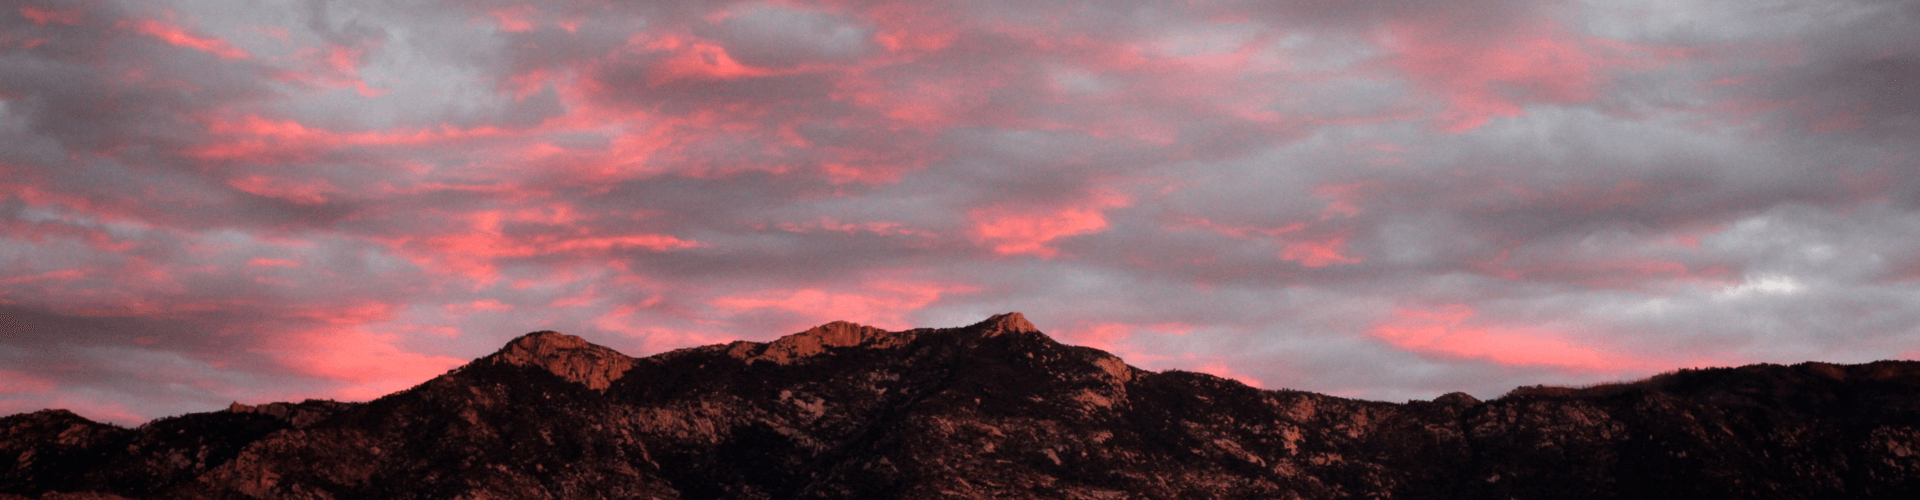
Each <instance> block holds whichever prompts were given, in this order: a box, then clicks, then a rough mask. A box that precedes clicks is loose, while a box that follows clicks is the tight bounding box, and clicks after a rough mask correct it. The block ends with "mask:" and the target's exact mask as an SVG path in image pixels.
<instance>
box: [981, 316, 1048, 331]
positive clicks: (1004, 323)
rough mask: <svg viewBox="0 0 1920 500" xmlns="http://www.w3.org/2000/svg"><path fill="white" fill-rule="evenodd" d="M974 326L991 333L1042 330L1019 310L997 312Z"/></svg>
mask: <svg viewBox="0 0 1920 500" xmlns="http://www.w3.org/2000/svg"><path fill="white" fill-rule="evenodd" d="M973 327H976V328H982V329H985V330H986V331H987V332H988V333H989V334H993V335H998V334H1002V333H1037V332H1039V331H1040V329H1039V328H1035V327H1034V326H1033V323H1031V322H1028V321H1027V317H1026V315H1023V314H1020V313H1017V312H1010V313H1006V314H995V315H993V316H992V317H989V318H987V320H986V321H982V322H979V323H975V324H974V325H973Z"/></svg>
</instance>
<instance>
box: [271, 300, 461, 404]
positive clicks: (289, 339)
mask: <svg viewBox="0 0 1920 500" xmlns="http://www.w3.org/2000/svg"><path fill="white" fill-rule="evenodd" d="M336 319H337V320H340V321H342V323H341V324H340V326H336V327H328V328H316V329H311V330H306V331H300V332H289V334H288V335H284V336H282V337H280V338H278V339H276V341H277V342H278V343H280V344H281V346H279V347H277V348H275V352H274V354H276V355H278V357H279V358H280V359H281V361H282V362H283V363H286V364H287V366H289V367H290V368H292V369H293V370H294V371H296V372H298V373H300V374H302V375H307V376H312V377H319V378H323V379H327V380H331V381H334V382H336V383H338V384H340V386H339V387H337V388H336V389H335V390H334V393H333V395H332V396H333V397H336V398H341V399H347V400H367V399H372V398H376V397H380V396H383V395H386V394H388V393H392V392H394V391H399V390H402V389H406V388H408V387H412V386H414V385H416V384H419V383H421V382H425V381H427V379H431V378H433V377H435V376H437V375H440V374H442V373H445V372H446V371H447V370H449V369H452V368H454V367H456V366H460V365H462V364H465V360H461V359H456V358H451V357H447V356H432V355H425V354H419V353H414V352H409V351H406V350H403V349H401V348H399V347H398V346H395V345H394V342H395V341H397V340H399V339H400V336H399V335H396V334H390V333H376V332H377V329H372V328H369V325H362V324H361V321H362V318H355V317H352V315H351V314H349V316H348V317H343V318H336Z"/></svg>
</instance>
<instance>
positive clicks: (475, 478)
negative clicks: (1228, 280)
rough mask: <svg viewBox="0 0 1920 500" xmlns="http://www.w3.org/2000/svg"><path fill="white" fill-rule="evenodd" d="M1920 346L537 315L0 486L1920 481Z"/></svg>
mask: <svg viewBox="0 0 1920 500" xmlns="http://www.w3.org/2000/svg"><path fill="white" fill-rule="evenodd" d="M1916 396H1920V363H1914V362H1906V361H1883V362H1877V363H1871V364H1864V365H1833V364H1823V363H1806V364H1800V365H1793V366H1780V365H1755V366H1747V367H1740V368H1722V369H1708V370H1686V371H1680V372H1675V373H1669V374H1665V375H1661V376H1657V377H1654V378H1651V379H1648V380H1644V381H1639V382H1633V383H1624V384H1611V385H1604V386H1597V387H1588V388H1557V387H1538V386H1535V387H1523V388H1519V389H1515V390H1514V391H1513V392H1511V393H1509V394H1507V395H1505V396H1502V397H1500V398H1495V399H1492V400H1488V401H1480V400H1477V399H1476V398H1474V397H1472V396H1469V395H1466V394H1463V393H1453V394H1448V395H1445V396H1441V397H1438V398H1435V399H1434V400H1433V401H1410V402H1407V403H1404V404H1395V403H1385V402H1376V401H1358V400H1351V399H1342V398H1336V397H1331V396H1325V395H1320V394H1313V393H1306V392H1297V391H1266V390H1259V389H1254V388H1250V387H1247V386H1245V385H1242V384H1240V383H1237V382H1234V381H1231V380H1226V379H1221V378H1218V377H1213V376H1210V375H1205V374H1198V373H1189V372H1181V371H1168V372H1157V373H1156V372H1149V371H1145V370H1140V369H1138V368H1134V367H1131V366H1127V365H1126V364H1125V363H1124V362H1122V361H1121V360H1120V359H1119V358H1116V357H1113V356H1112V355H1110V354H1107V353H1105V352H1101V351H1098V350H1094V349H1088V348H1084V347H1075V346H1068V345H1062V344H1059V343H1057V342H1054V341H1053V340H1051V339H1049V338H1047V337H1046V335H1044V334H1042V333H1040V332H1039V330H1038V329H1036V328H1034V327H1033V325H1032V324H1031V323H1028V322H1027V321H1026V319H1025V318H1024V317H1021V316H1020V315H1018V314H1017V313H1016V314H1005V315H998V316H994V317H992V318H989V319H988V320H987V321H983V322H981V323H977V324H974V325H970V326H966V327H961V328H945V329H917V330H908V331H900V332H890V331H885V330H880V329H876V328H871V327H865V326H860V325H855V324H852V323H844V322H835V323H829V324H826V325H822V326H819V327H816V328H812V329H809V330H807V331H804V332H800V333H796V334H793V335H789V336H786V337H782V338H780V339H778V340H775V341H773V342H768V343H756V342H736V343H733V344H726V345H717V346H708V347H702V348H693V349H683V350H679V351H674V352H670V353H663V354H660V355H656V356H650V357H646V358H639V359H634V358H628V357H626V356H624V355H621V354H619V353H617V352H614V351H612V350H610V349H606V348H603V347H599V346H595V345H592V344H590V343H587V342H585V341H583V340H580V339H578V338H577V337H571V336H566V335H561V334H557V333H552V332H539V333H534V334H529V335H527V336H523V337H521V338H519V339H515V340H514V341H512V342H510V343H509V344H508V345H507V346H506V347H505V348H503V349H501V350H500V352H498V353H495V354H493V355H491V356H488V357H486V358H482V359H480V360H477V361H475V362H474V363H472V364H469V365H467V366H465V367H462V368H461V369H458V370H455V371H453V372H450V373H448V374H446V375H443V376H441V377H438V378H435V379H433V380H431V381H428V382H427V383H424V384H421V385H419V386H417V387H414V388H412V389H409V390H407V391H402V392H399V393H395V394H392V395H388V396H386V397H383V398H380V399H378V400H374V401H371V402H367V403H335V402H318V401H307V402H302V403H297V404H289V403H271V404H265V405H256V406H248V405H240V404H237V403H236V404H235V405H233V406H232V407H230V408H229V409H228V410H227V411H221V412H211V413H199V414H190V415H182V416H179V417H171V418H167V419H161V420H156V421H154V422H150V423H148V424H146V425H143V426H141V427H138V428H134V429H124V428H119V427H114V426H111V425H106V424H99V423H94V422H91V421H88V420H86V419H84V418H81V417H79V416H77V415H73V414H71V413H67V412H63V411H58V410H49V411H43V412H37V413H31V414H22V415H14V416H9V417H5V418H0V499H5V498H9V497H8V495H14V496H15V497H17V498H38V499H51V498H86V497H73V496H71V495H95V497H92V498H116V497H117V498H128V499H141V498H183V499H184V498H193V499H199V498H214V499H220V498H231V499H244V498H307V499H323V498H335V499H348V498H353V499H361V498H366V499H384V498H453V499H480V498H515V499H522V498H524V499H543V498H550V499H575V498H657V499H689V500H691V499H786V498H821V499H825V498H834V499H843V498H847V499H867V498H871V499H920V498H928V499H931V498H943V499H945V498H959V499H967V498H1061V499H1069V498H1071V499H1092V498H1140V499H1161V498H1168V499H1171V498H1433V499H1442V498H1444V499H1455V498H1458V499H1468V498H1474V499H1478V498H1617V499H1629V498H1631V499H1642V498H1687V499H1690V500H1693V499H1716V498H1903V499H1904V498H1920V480H1916V478H1920V398H1917V397H1916Z"/></svg>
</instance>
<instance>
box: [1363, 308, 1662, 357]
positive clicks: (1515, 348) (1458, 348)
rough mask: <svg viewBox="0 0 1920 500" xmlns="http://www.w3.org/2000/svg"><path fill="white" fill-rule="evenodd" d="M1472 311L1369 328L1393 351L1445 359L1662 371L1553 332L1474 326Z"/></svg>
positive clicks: (1435, 312)
mask: <svg viewBox="0 0 1920 500" xmlns="http://www.w3.org/2000/svg"><path fill="white" fill-rule="evenodd" d="M1474 316H1475V312H1474V309H1473V307H1472V306H1469V305H1465V304H1458V305H1451V306H1446V307H1441V308H1437V309H1430V310H1418V309H1400V310H1397V311H1395V312H1394V317H1393V318H1391V319H1389V320H1387V321H1384V322H1382V323H1380V324H1378V325H1376V326H1374V327H1373V329H1372V330H1371V332H1370V333H1371V334H1372V335H1373V337H1374V338H1378V339H1380V340H1383V341H1386V342H1387V343H1388V344H1392V345H1393V346H1394V347H1399V348H1401V349H1406V350H1409V351H1413V352H1417V353H1421V354H1426V355H1431V356H1437V357H1441V358H1447V359H1458V360H1474V361H1484V362H1490V363H1494V364H1500V365H1508V366H1547V367H1555V368H1561V369H1566V370H1571V371H1575V372H1603V373H1618V372H1623V371H1632V370H1648V369H1658V368H1660V367H1664V366H1666V365H1663V364H1660V363H1657V362H1655V361H1654V360H1652V359H1650V358H1646V357H1638V356H1631V355H1626V354H1621V353H1615V352H1611V351H1608V350H1605V349H1602V348H1597V347H1592V346H1583V345H1578V344H1575V343H1573V342H1571V341H1568V340H1566V339H1564V338H1561V337H1560V336H1559V335H1556V334H1554V333H1552V332H1549V331H1545V330H1540V329H1534V328H1522V327H1508V326H1498V325H1489V326H1481V325H1480V322H1476V321H1473V318H1474Z"/></svg>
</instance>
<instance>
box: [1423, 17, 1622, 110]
mask: <svg viewBox="0 0 1920 500" xmlns="http://www.w3.org/2000/svg"><path fill="white" fill-rule="evenodd" d="M1513 23H1514V24H1512V25H1510V26H1505V27H1503V29H1508V30H1510V31H1506V32H1498V33H1487V34H1482V33H1475V34H1473V35H1463V34H1461V33H1457V32H1455V31H1454V30H1453V29H1449V28H1447V27H1444V26H1437V25H1435V26H1429V25H1421V24H1415V23H1400V24H1396V25H1394V26H1393V28H1392V29H1391V31H1390V32H1391V34H1392V35H1391V38H1390V39H1388V40H1386V41H1385V43H1386V45H1387V46H1388V47H1390V48H1391V50H1393V51H1394V52H1395V54H1396V55H1395V56H1394V58H1393V61H1394V64H1395V65H1397V66H1398V67H1399V68H1400V70H1401V71H1402V72H1404V73H1405V74H1406V75H1407V76H1409V77H1411V78H1412V79H1413V80H1414V81H1415V82H1417V83H1419V84H1420V85H1421V86H1423V87H1425V88H1426V89H1427V90H1428V91H1429V92H1432V93H1434V94H1436V95H1438V96H1439V97H1440V98H1442V99H1443V100H1444V102H1445V108H1444V109H1443V110H1441V111H1440V114H1439V115H1438V116H1437V117H1436V119H1437V120H1438V124H1439V126H1440V128H1441V129H1443V130H1446V131H1449V132H1464V131H1468V130H1473V129H1475V128H1479V127H1480V126H1481V125H1483V124H1485V123H1486V122H1487V120H1490V119H1493V118H1501V117H1510V116H1519V115H1520V114H1521V113H1522V112H1523V111H1522V107H1524V106H1526V105H1528V104H1533V103H1553V104H1567V103H1575V102H1581V101H1585V100H1588V99H1592V98H1593V96H1594V92H1595V86H1596V85H1598V84H1599V82H1600V79H1601V72H1602V69H1603V68H1602V65H1603V64H1604V62H1605V61H1604V60H1603V59H1602V58H1601V57H1599V56H1597V55H1595V54H1594V52H1595V48H1594V47H1593V46H1592V45H1591V44H1589V43H1588V42H1587V41H1586V40H1585V39H1582V38H1580V37H1579V36H1578V35H1576V34H1574V33H1571V32H1569V31H1568V30H1567V29H1565V28H1564V27H1562V26H1561V25H1560V24H1559V23H1558V22H1555V21H1550V20H1527V19H1517V20H1514V21H1513Z"/></svg>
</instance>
